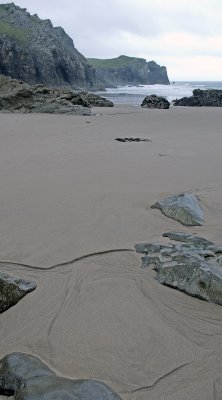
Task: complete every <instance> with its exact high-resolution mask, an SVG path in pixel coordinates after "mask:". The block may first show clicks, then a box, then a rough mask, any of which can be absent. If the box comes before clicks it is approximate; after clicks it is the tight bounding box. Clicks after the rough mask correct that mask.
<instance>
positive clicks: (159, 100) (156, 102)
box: [141, 94, 170, 109]
mask: <svg viewBox="0 0 222 400" xmlns="http://www.w3.org/2000/svg"><path fill="white" fill-rule="evenodd" d="M141 107H143V108H161V109H168V108H170V103H169V101H168V100H167V99H165V98H164V97H161V96H157V95H156V94H151V95H150V96H146V97H145V99H143V101H142V104H141Z"/></svg>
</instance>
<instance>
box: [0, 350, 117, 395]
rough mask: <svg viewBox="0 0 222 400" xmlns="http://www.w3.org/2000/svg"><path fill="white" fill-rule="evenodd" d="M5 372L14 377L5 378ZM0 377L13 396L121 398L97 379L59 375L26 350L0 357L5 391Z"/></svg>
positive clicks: (0, 387)
mask: <svg viewBox="0 0 222 400" xmlns="http://www.w3.org/2000/svg"><path fill="white" fill-rule="evenodd" d="M9 376H10V377H13V376H14V377H15V380H14V381H13V380H12V379H11V380H9V379H8V377H9ZM1 379H2V382H4V385H5V382H6V386H7V391H9V390H10V393H13V394H14V396H15V399H16V400H39V399H44V400H51V399H54V400H66V399H70V400H76V399H79V400H121V399H120V397H119V396H118V395H117V393H115V392H114V391H113V390H112V389H111V388H109V387H108V386H107V385H105V384H103V383H101V382H98V381H95V380H92V379H78V380H71V379H65V378H60V377H58V376H57V375H56V374H55V372H53V371H52V370H50V368H49V367H48V366H47V365H46V364H44V363H43V362H42V361H41V360H39V359H38V358H37V357H34V356H31V355H29V354H23V353H11V354H8V355H6V356H5V357H4V358H3V359H2V360H1V361H0V393H2V394H5V395H6V393H7V392H4V385H2V386H1ZM10 382H11V384H10ZM15 382H17V386H16V385H15Z"/></svg>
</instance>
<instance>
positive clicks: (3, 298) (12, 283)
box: [0, 272, 36, 314]
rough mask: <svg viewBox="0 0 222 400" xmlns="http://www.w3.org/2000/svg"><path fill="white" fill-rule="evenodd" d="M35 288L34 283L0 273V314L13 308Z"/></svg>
mask: <svg viewBox="0 0 222 400" xmlns="http://www.w3.org/2000/svg"><path fill="white" fill-rule="evenodd" d="M35 288H36V283H35V282H30V281H27V280H24V279H20V278H16V277H13V276H10V275H7V274H4V273H3V272H0V314H1V313H3V312H4V311H6V310H8V309H9V308H10V307H12V306H14V305H15V304H17V303H18V302H19V300H21V299H22V298H23V297H24V296H26V295H27V294H28V293H30V292H32V291H33V290H34V289H35Z"/></svg>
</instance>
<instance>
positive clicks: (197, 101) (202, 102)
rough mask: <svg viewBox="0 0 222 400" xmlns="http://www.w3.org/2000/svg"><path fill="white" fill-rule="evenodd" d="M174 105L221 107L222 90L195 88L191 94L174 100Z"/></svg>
mask: <svg viewBox="0 0 222 400" xmlns="http://www.w3.org/2000/svg"><path fill="white" fill-rule="evenodd" d="M174 106H190V107H201V106H205V107H222V90H218V89H209V90H201V89H195V90H194V91H193V95H192V96H190V97H182V98H181V99H177V100H174Z"/></svg>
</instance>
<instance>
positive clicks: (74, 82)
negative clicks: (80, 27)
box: [0, 3, 96, 89]
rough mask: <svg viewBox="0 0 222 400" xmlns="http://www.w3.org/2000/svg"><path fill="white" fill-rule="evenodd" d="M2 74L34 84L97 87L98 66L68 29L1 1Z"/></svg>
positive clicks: (0, 69)
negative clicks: (96, 72)
mask: <svg viewBox="0 0 222 400" xmlns="http://www.w3.org/2000/svg"><path fill="white" fill-rule="evenodd" d="M0 73H2V74H5V75H8V76H11V77H12V78H16V79H21V80H23V81H25V82H27V83H29V84H32V85H33V84H39V83H41V84H46V85H47V86H51V87H59V86H72V87H73V88H75V89H81V88H86V89H90V88H94V87H96V77H95V69H94V68H93V67H92V66H91V65H90V64H89V63H88V61H87V60H86V59H85V57H84V56H83V55H82V54H80V53H79V51H78V50H77V49H76V48H75V47H74V44H73V41H72V39H71V38H70V37H69V36H68V35H67V34H66V33H65V31H64V30H63V29H62V28H61V27H56V28H54V27H53V25H52V23H51V21H50V20H49V19H47V20H41V19H40V18H39V17H38V16H37V14H35V15H30V14H29V13H28V12H27V11H26V9H25V8H20V7H18V6H16V5H15V4H14V3H8V4H0Z"/></svg>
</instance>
